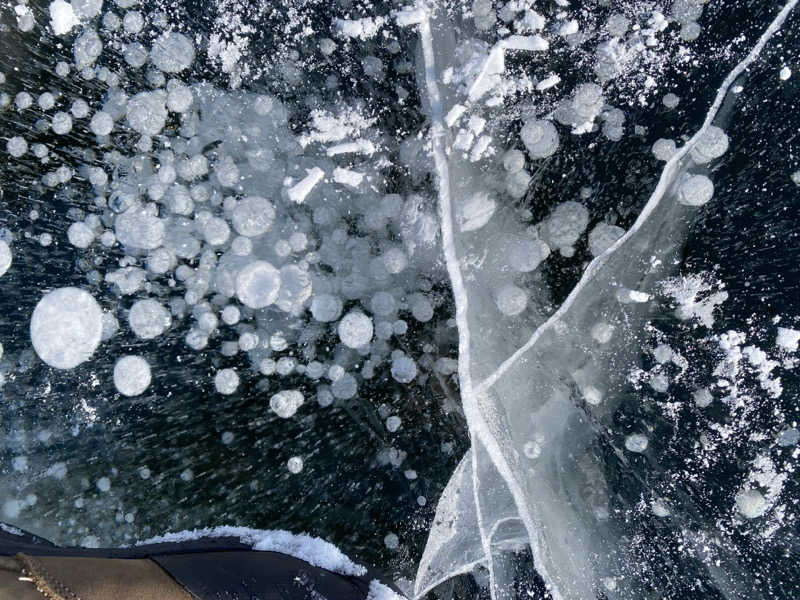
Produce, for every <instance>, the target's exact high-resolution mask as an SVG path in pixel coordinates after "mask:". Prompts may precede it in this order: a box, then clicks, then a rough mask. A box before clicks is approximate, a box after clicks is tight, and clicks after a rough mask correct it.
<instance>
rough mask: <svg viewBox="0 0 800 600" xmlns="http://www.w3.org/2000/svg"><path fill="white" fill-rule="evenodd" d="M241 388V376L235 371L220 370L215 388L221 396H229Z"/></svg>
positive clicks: (215, 377) (216, 377)
mask: <svg viewBox="0 0 800 600" xmlns="http://www.w3.org/2000/svg"><path fill="white" fill-rule="evenodd" d="M238 387H239V375H238V373H236V371H235V370H234V369H220V370H219V371H217V374H216V375H215V376H214V388H215V389H216V390H217V392H219V393H220V394H224V395H226V396H229V395H230V394H233V393H234V392H235V391H236V388H238Z"/></svg>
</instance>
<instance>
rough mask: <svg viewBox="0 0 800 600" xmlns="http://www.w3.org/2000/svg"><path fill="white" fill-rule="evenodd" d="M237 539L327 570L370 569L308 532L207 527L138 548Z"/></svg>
mask: <svg viewBox="0 0 800 600" xmlns="http://www.w3.org/2000/svg"><path fill="white" fill-rule="evenodd" d="M219 537H235V538H239V541H240V542H241V543H242V544H245V545H249V546H252V548H253V550H261V551H267V552H280V553H282V554H288V555H289V556H293V557H295V558H299V559H300V560H304V561H306V562H307V563H309V564H311V565H314V566H315V567H320V568H321V569H327V570H328V571H333V572H334V573H340V574H342V575H355V576H361V575H365V574H366V572H367V569H366V568H365V567H363V566H361V565H359V564H357V563H355V562H353V561H352V560H350V558H348V557H347V556H346V555H345V554H344V553H343V552H342V551H341V550H339V549H338V548H337V547H336V546H334V545H333V544H331V543H330V542H326V541H325V540H323V539H321V538H318V537H312V536H310V535H308V534H305V533H300V534H295V533H291V532H289V531H281V530H260V529H251V528H249V527H232V526H222V527H207V528H204V529H193V530H191V531H188V530H187V531H180V532H176V533H165V534H164V535H161V536H157V537H153V538H150V539H147V540H143V541H141V542H137V543H136V545H137V546H143V545H146V544H163V543H176V542H177V543H179V542H188V541H191V540H199V539H202V538H219Z"/></svg>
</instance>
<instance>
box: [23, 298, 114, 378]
mask: <svg viewBox="0 0 800 600" xmlns="http://www.w3.org/2000/svg"><path fill="white" fill-rule="evenodd" d="M30 333H31V342H32V343H33V349H34V350H35V351H36V354H38V355H39V358H41V359H42V360H43V361H44V362H45V363H47V364H48V365H50V366H51V367H55V368H57V369H72V368H74V367H77V366H78V365H79V364H81V363H82V362H85V361H87V360H89V358H90V357H91V356H92V354H93V353H94V351H95V350H96V349H97V346H98V345H99V344H100V340H101V338H102V333H103V311H102V309H101V308H100V305H99V304H97V301H96V300H95V299H94V298H93V297H92V296H91V295H90V294H89V293H88V292H85V291H84V290H81V289H78V288H74V287H65V288H59V289H56V290H53V291H51V292H48V293H47V294H45V295H44V296H43V297H42V299H41V300H39V302H38V304H37V305H36V308H35V309H34V311H33V316H32V317H31V327H30Z"/></svg>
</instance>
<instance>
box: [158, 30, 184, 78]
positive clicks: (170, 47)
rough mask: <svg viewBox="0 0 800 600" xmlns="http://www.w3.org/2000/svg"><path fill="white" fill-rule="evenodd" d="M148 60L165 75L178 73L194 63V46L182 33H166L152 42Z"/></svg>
mask: <svg viewBox="0 0 800 600" xmlns="http://www.w3.org/2000/svg"><path fill="white" fill-rule="evenodd" d="M150 60H152V61H153V64H154V65H155V66H156V67H157V68H158V69H160V70H161V71H164V72H165V73H180V72H181V71H183V70H185V69H188V68H189V67H190V66H191V65H192V63H193V62H194V44H192V40H190V39H189V38H188V37H186V36H185V35H183V34H182V33H178V32H176V31H167V32H165V33H162V34H161V35H160V36H159V37H158V38H156V41H155V42H153V47H152V48H151V49H150Z"/></svg>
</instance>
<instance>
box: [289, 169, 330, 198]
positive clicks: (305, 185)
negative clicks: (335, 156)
mask: <svg viewBox="0 0 800 600" xmlns="http://www.w3.org/2000/svg"><path fill="white" fill-rule="evenodd" d="M323 177H325V171H323V170H322V169H320V168H319V167H314V168H313V169H309V170H308V174H307V175H306V176H305V177H304V178H303V179H301V180H300V181H299V182H297V183H296V184H295V185H294V186H292V187H291V188H289V190H288V192H287V195H288V197H289V200H291V201H292V202H296V203H297V204H302V203H303V202H305V199H306V198H307V197H308V195H309V194H310V193H311V191H312V190H313V189H314V187H315V186H316V185H317V184H318V183H319V182H320V181H322V178H323Z"/></svg>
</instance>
